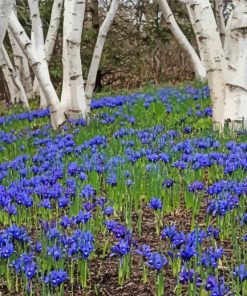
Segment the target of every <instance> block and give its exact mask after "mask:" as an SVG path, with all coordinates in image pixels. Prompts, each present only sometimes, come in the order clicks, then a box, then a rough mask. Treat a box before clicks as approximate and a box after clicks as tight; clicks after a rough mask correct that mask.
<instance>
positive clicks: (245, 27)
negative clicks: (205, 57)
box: [225, 0, 247, 129]
mask: <svg viewBox="0 0 247 296" xmlns="http://www.w3.org/2000/svg"><path fill="white" fill-rule="evenodd" d="M228 30H229V32H227V37H226V41H225V42H226V47H227V54H228V75H227V81H226V83H227V86H226V106H225V119H226V120H227V119H230V121H231V125H233V126H232V128H234V129H238V128H241V127H242V125H243V123H244V127H245V128H246V127H247V1H246V0H238V1H234V9H233V11H232V17H231V19H230V20H229V23H228ZM238 125H239V127H238Z"/></svg>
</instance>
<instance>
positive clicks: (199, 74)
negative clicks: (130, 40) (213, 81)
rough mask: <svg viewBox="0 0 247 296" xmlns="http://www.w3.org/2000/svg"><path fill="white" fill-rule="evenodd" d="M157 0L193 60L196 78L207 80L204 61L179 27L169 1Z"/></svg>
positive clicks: (172, 29) (174, 32) (171, 27)
mask: <svg viewBox="0 0 247 296" xmlns="http://www.w3.org/2000/svg"><path fill="white" fill-rule="evenodd" d="M157 1H158V4H159V6H160V9H161V11H162V13H163V15H164V18H165V21H166V23H167V25H168V27H169V29H170V30H171V32H172V34H173V36H174V38H175V40H176V41H177V43H178V44H179V45H180V47H181V48H182V49H183V50H184V52H185V53H186V54H187V55H188V57H189V59H190V61H191V64H192V66H193V68H194V71H195V76H196V78H197V79H199V80H201V81H205V80H206V71H205V68H204V66H203V64H202V62H201V61H200V59H199V57H198V55H197V53H196V52H195V50H194V48H193V47H192V45H191V44H190V43H189V41H188V39H187V38H186V37H185V35H184V33H183V32H182V30H181V29H180V28H179V26H178V24H177V22H176V20H175V18H174V15H173V13H172V11H171V9H170V7H169V5H168V3H167V1H166V0H157Z"/></svg>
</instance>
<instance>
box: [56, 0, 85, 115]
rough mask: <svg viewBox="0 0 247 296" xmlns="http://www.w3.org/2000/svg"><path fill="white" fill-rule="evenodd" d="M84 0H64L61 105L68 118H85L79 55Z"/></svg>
mask: <svg viewBox="0 0 247 296" xmlns="http://www.w3.org/2000/svg"><path fill="white" fill-rule="evenodd" d="M85 6H86V0H65V1H64V23H63V86H62V99H61V102H62V105H63V107H64V109H65V112H66V115H67V116H68V117H70V118H78V117H82V118H86V98H85V91H84V80H83V76H82V65H81V55H80V45H81V34H82V27H83V20H84V14H85Z"/></svg>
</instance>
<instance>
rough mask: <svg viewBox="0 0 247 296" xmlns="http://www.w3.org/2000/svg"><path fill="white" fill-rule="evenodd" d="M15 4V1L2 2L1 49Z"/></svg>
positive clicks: (0, 7)
mask: <svg viewBox="0 0 247 296" xmlns="http://www.w3.org/2000/svg"><path fill="white" fill-rule="evenodd" d="M13 4H14V1H13V0H1V1H0V47H1V46H2V44H3V40H4V37H5V34H6V31H7V28H8V23H9V17H10V14H11V11H12V9H13Z"/></svg>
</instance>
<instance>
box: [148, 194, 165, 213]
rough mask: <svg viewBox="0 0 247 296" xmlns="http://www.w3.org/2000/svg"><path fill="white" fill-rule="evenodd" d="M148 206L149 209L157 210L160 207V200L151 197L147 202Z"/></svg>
mask: <svg viewBox="0 0 247 296" xmlns="http://www.w3.org/2000/svg"><path fill="white" fill-rule="evenodd" d="M149 206H150V208H151V209H153V210H155V211H157V210H160V209H162V202H161V200H160V199H159V198H156V197H152V198H151V200H150V202H149Z"/></svg>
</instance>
